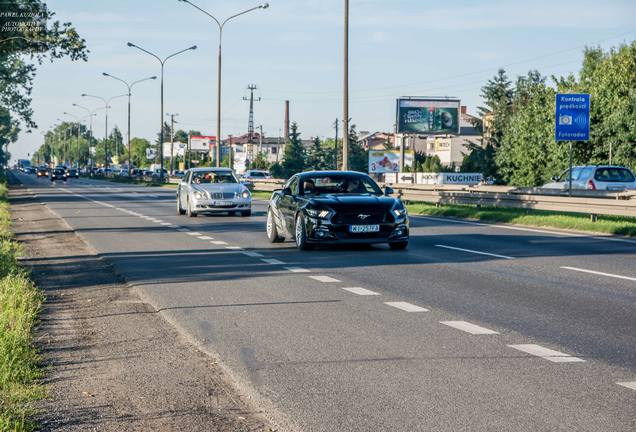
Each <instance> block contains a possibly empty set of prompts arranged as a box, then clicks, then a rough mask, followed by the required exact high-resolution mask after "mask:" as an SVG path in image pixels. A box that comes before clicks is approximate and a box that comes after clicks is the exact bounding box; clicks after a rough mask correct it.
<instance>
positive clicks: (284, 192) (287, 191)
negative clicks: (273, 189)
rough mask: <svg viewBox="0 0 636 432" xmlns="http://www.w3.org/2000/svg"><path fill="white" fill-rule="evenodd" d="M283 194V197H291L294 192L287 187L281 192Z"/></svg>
mask: <svg viewBox="0 0 636 432" xmlns="http://www.w3.org/2000/svg"><path fill="white" fill-rule="evenodd" d="M281 193H282V194H283V195H291V194H292V191H291V188H288V187H287V188H285V189H283V190H282V191H281Z"/></svg>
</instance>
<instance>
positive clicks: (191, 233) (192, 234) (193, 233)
mask: <svg viewBox="0 0 636 432" xmlns="http://www.w3.org/2000/svg"><path fill="white" fill-rule="evenodd" d="M187 234H188V235H190V236H200V235H203V234H201V233H200V232H196V231H191V232H188V233H187Z"/></svg>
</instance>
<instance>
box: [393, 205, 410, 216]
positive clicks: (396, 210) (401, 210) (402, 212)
mask: <svg viewBox="0 0 636 432" xmlns="http://www.w3.org/2000/svg"><path fill="white" fill-rule="evenodd" d="M391 213H393V215H394V216H395V217H396V218H397V219H402V218H405V217H406V216H407V215H408V212H407V211H406V207H403V206H400V207H397V206H395V207H393V209H392V210H391Z"/></svg>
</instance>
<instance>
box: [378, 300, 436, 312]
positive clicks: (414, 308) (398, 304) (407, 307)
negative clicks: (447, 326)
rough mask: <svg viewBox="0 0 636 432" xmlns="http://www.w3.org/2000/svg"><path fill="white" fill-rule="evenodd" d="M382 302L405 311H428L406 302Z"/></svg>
mask: <svg viewBox="0 0 636 432" xmlns="http://www.w3.org/2000/svg"><path fill="white" fill-rule="evenodd" d="M384 304H385V305H387V306H391V307H394V308H397V309H401V310H403V311H405V312H428V309H424V308H423V307H420V306H416V305H414V304H411V303H407V302H384Z"/></svg>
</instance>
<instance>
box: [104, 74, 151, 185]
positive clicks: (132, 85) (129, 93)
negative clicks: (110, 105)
mask: <svg viewBox="0 0 636 432" xmlns="http://www.w3.org/2000/svg"><path fill="white" fill-rule="evenodd" d="M102 75H104V76H106V77H110V78H113V79H116V80H117V81H120V82H122V83H124V85H125V86H126V87H127V88H128V177H130V165H131V161H132V159H131V158H130V98H131V96H132V88H133V87H134V86H135V84H139V83H140V82H144V81H148V80H155V79H157V77H156V76H151V77H148V78H144V79H140V80H137V81H133V82H132V83H130V84H128V83H127V82H126V81H124V80H123V79H121V78H117V77H116V76H114V75H111V74H107V73H106V72H103V73H102Z"/></svg>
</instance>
